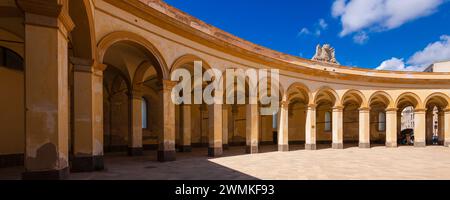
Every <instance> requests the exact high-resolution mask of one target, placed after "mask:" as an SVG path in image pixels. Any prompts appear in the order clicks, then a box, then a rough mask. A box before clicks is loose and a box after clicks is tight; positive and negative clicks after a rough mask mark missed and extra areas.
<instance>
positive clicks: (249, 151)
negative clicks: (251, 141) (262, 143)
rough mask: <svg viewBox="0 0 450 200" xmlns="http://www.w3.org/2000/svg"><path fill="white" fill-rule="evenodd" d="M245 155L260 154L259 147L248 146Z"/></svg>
mask: <svg viewBox="0 0 450 200" xmlns="http://www.w3.org/2000/svg"><path fill="white" fill-rule="evenodd" d="M245 153H247V154H255V153H258V146H248V145H247V146H246V147H245Z"/></svg>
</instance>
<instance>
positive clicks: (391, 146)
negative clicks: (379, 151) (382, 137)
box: [386, 142, 397, 148]
mask: <svg viewBox="0 0 450 200" xmlns="http://www.w3.org/2000/svg"><path fill="white" fill-rule="evenodd" d="M386 147H388V148H397V143H393V142H386Z"/></svg>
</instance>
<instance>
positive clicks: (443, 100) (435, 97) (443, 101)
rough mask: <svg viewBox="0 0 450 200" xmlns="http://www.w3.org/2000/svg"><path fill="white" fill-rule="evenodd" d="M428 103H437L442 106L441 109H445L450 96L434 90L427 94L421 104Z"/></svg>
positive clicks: (449, 103) (448, 103)
mask: <svg viewBox="0 0 450 200" xmlns="http://www.w3.org/2000/svg"><path fill="white" fill-rule="evenodd" d="M430 103H433V104H435V105H439V106H441V107H442V109H445V108H448V107H449V106H450V98H449V97H448V95H446V94H444V93H441V92H435V93H433V94H430V95H428V96H427V98H426V99H425V101H424V103H423V105H424V106H425V107H426V106H427V105H428V104H430Z"/></svg>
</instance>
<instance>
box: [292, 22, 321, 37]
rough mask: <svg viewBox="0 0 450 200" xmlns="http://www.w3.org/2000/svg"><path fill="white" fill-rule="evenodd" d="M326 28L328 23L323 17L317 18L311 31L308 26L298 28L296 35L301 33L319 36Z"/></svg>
mask: <svg viewBox="0 0 450 200" xmlns="http://www.w3.org/2000/svg"><path fill="white" fill-rule="evenodd" d="M327 28H328V24H327V22H326V21H325V19H319V21H318V22H317V23H315V24H314V28H313V29H312V30H313V32H312V31H310V30H309V29H308V28H306V27H305V28H302V29H301V30H300V32H298V34H297V35H298V36H301V35H314V36H316V37H319V36H320V35H322V31H324V30H326V29H327Z"/></svg>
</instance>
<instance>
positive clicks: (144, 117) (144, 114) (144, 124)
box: [142, 98, 148, 129]
mask: <svg viewBox="0 0 450 200" xmlns="http://www.w3.org/2000/svg"><path fill="white" fill-rule="evenodd" d="M142 128H143V129H147V128H148V125H147V100H146V99H145V98H142Z"/></svg>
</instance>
